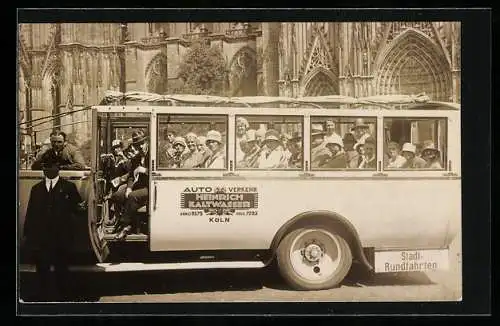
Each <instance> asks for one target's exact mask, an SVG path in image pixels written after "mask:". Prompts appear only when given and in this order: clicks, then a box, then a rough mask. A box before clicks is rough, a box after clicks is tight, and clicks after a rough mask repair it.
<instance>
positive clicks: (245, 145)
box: [236, 129, 261, 169]
mask: <svg viewBox="0 0 500 326" xmlns="http://www.w3.org/2000/svg"><path fill="white" fill-rule="evenodd" d="M255 133H256V131H255V130H254V129H248V130H247V132H246V135H245V137H244V138H243V139H242V140H241V143H240V147H241V150H242V151H243V153H244V156H243V158H242V159H241V160H240V161H238V162H237V164H236V167H237V168H242V169H244V168H257V167H258V164H259V156H260V153H261V151H260V147H259V145H258V144H257V138H256V135H255Z"/></svg>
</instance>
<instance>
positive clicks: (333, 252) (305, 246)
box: [276, 227, 352, 290]
mask: <svg viewBox="0 0 500 326" xmlns="http://www.w3.org/2000/svg"><path fill="white" fill-rule="evenodd" d="M276 258H277V262H278V268H279V271H280V273H281V275H282V277H283V278H284V279H285V280H286V281H287V282H288V283H289V284H290V286H292V287H293V288H294V289H296V290H324V289H330V288H333V287H335V286H337V285H339V284H340V282H342V280H343V279H344V278H345V277H346V275H347V273H348V272H349V270H350V269H351V266H352V252H351V249H350V247H349V245H348V243H347V242H346V240H345V239H344V238H343V237H341V236H340V235H338V234H337V233H335V232H332V231H331V230H329V229H328V228H326V227H309V228H301V229H297V230H294V231H292V232H290V233H288V234H287V235H286V236H285V238H284V239H283V240H282V241H281V242H280V244H279V246H278V250H277V256H276Z"/></svg>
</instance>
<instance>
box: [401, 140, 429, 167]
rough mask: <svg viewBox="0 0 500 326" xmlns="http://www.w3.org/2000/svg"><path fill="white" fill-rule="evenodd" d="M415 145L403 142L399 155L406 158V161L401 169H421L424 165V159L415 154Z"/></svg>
mask: <svg viewBox="0 0 500 326" xmlns="http://www.w3.org/2000/svg"><path fill="white" fill-rule="evenodd" d="M416 150H417V147H416V146H415V145H413V144H412V143H404V144H403V148H401V155H402V156H403V157H404V158H405V159H406V162H405V163H404V164H403V166H402V167H401V168H403V169H422V168H424V166H425V161H424V160H423V159H422V158H420V157H418V156H415V152H416Z"/></svg>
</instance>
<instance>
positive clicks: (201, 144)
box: [197, 136, 212, 168]
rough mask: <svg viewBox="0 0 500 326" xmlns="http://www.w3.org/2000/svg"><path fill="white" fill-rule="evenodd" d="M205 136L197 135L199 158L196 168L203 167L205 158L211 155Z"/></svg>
mask: <svg viewBox="0 0 500 326" xmlns="http://www.w3.org/2000/svg"><path fill="white" fill-rule="evenodd" d="M206 142H207V137H205V136H198V152H200V154H201V160H200V163H199V164H198V166H197V167H198V168H202V167H205V162H206V160H207V159H208V158H209V157H210V156H211V155H212V152H211V151H210V149H208V147H207V144H206Z"/></svg>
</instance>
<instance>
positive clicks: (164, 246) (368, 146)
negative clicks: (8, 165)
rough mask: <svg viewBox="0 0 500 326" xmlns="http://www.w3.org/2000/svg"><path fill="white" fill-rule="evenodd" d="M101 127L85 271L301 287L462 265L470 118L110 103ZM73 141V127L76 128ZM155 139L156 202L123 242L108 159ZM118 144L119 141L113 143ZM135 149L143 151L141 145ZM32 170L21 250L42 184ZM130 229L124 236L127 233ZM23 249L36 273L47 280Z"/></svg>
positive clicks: (71, 223)
mask: <svg viewBox="0 0 500 326" xmlns="http://www.w3.org/2000/svg"><path fill="white" fill-rule="evenodd" d="M87 110H89V112H91V113H90V114H89V116H91V121H90V123H91V130H92V135H91V146H90V153H88V156H89V158H90V159H89V168H88V169H87V170H80V171H61V176H62V177H65V178H67V179H69V180H71V181H72V182H75V183H76V184H77V186H78V188H79V191H80V192H81V194H82V197H83V198H84V199H85V203H86V209H85V210H82V212H81V215H79V216H71V217H68V224H67V225H66V226H62V227H67V228H68V232H72V233H73V234H74V236H73V243H68V246H69V247H71V248H72V250H73V252H74V255H72V257H73V261H72V266H71V268H72V269H74V270H89V271H103V272H115V271H116V272H118V271H133V270H169V269H205V268H262V267H265V266H267V265H269V264H270V263H271V262H273V261H275V262H276V263H277V266H278V268H279V271H280V273H281V275H282V276H283V278H284V279H285V280H286V281H287V282H288V283H289V284H290V286H291V287H293V288H295V289H300V290H317V289H327V288H332V287H335V286H337V285H339V284H340V283H341V282H342V280H343V279H344V278H345V277H346V275H347V274H348V273H349V271H350V270H351V267H352V266H353V264H359V265H360V266H362V267H364V268H365V269H366V270H367V271H370V272H372V273H379V272H381V273H383V272H404V271H429V270H436V269H447V268H448V246H449V245H450V243H451V242H452V241H453V240H454V238H455V237H456V236H457V234H458V233H459V231H460V228H461V171H460V168H461V161H460V159H461V146H460V144H461V140H460V106H459V104H456V103H444V102H434V101H430V100H429V99H428V98H426V97H425V96H377V97H370V98H362V99H355V98H349V97H344V96H322V97H310V98H293V99H292V98H282V97H244V98H221V97H213V96H190V95H176V96H174V95H171V96H169V95H157V94H148V93H126V94H122V93H114V92H109V93H108V95H107V96H106V98H105V100H104V101H103V102H102V103H101V104H100V105H97V106H92V107H89V108H87ZM63 129H64V128H63ZM137 131H140V132H142V133H143V134H144V135H145V136H146V137H147V138H146V139H147V140H146V142H147V146H148V152H149V155H148V157H149V160H148V162H147V163H146V165H147V175H148V178H149V188H148V189H149V195H148V196H149V197H148V200H147V203H146V204H145V205H144V206H143V207H140V208H139V209H138V210H137V212H136V213H135V214H136V215H135V217H136V221H137V222H136V224H135V225H134V228H133V230H132V231H131V232H130V234H128V235H126V237H124V238H121V239H117V237H116V234H117V228H116V227H117V225H118V223H120V215H117V214H116V212H117V211H119V210H120V208H117V207H115V206H117V205H115V204H112V203H111V200H110V198H112V195H113V187H111V184H112V182H114V181H113V180H114V179H113V177H112V173H110V171H109V165H107V164H105V163H106V162H105V158H106V157H109V153H111V150H112V149H111V147H112V145H113V144H116V140H117V139H119V140H121V141H122V143H123V146H124V148H125V150H127V149H129V148H131V147H130V146H129V144H130V143H131V140H132V135H133V134H134V132H137ZM114 141H115V142H114ZM132 147H133V146H132ZM42 177H43V174H42V171H34V170H31V169H30V167H29V165H27V166H25V167H24V168H23V167H21V169H20V171H19V232H18V233H19V237H20V239H22V226H23V222H24V214H25V211H26V205H27V202H28V199H29V198H28V197H29V192H30V189H31V187H32V186H33V185H34V184H35V183H36V182H38V181H40V180H41V179H42ZM118 230H119V229H118ZM24 251H25V250H24V248H23V247H22V245H21V250H20V252H21V256H20V259H21V260H20V262H21V270H23V271H29V270H33V266H32V265H30V263H31V262H30V261H29V260H28V259H27V258H26V257H25V256H24V254H23V252H24Z"/></svg>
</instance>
